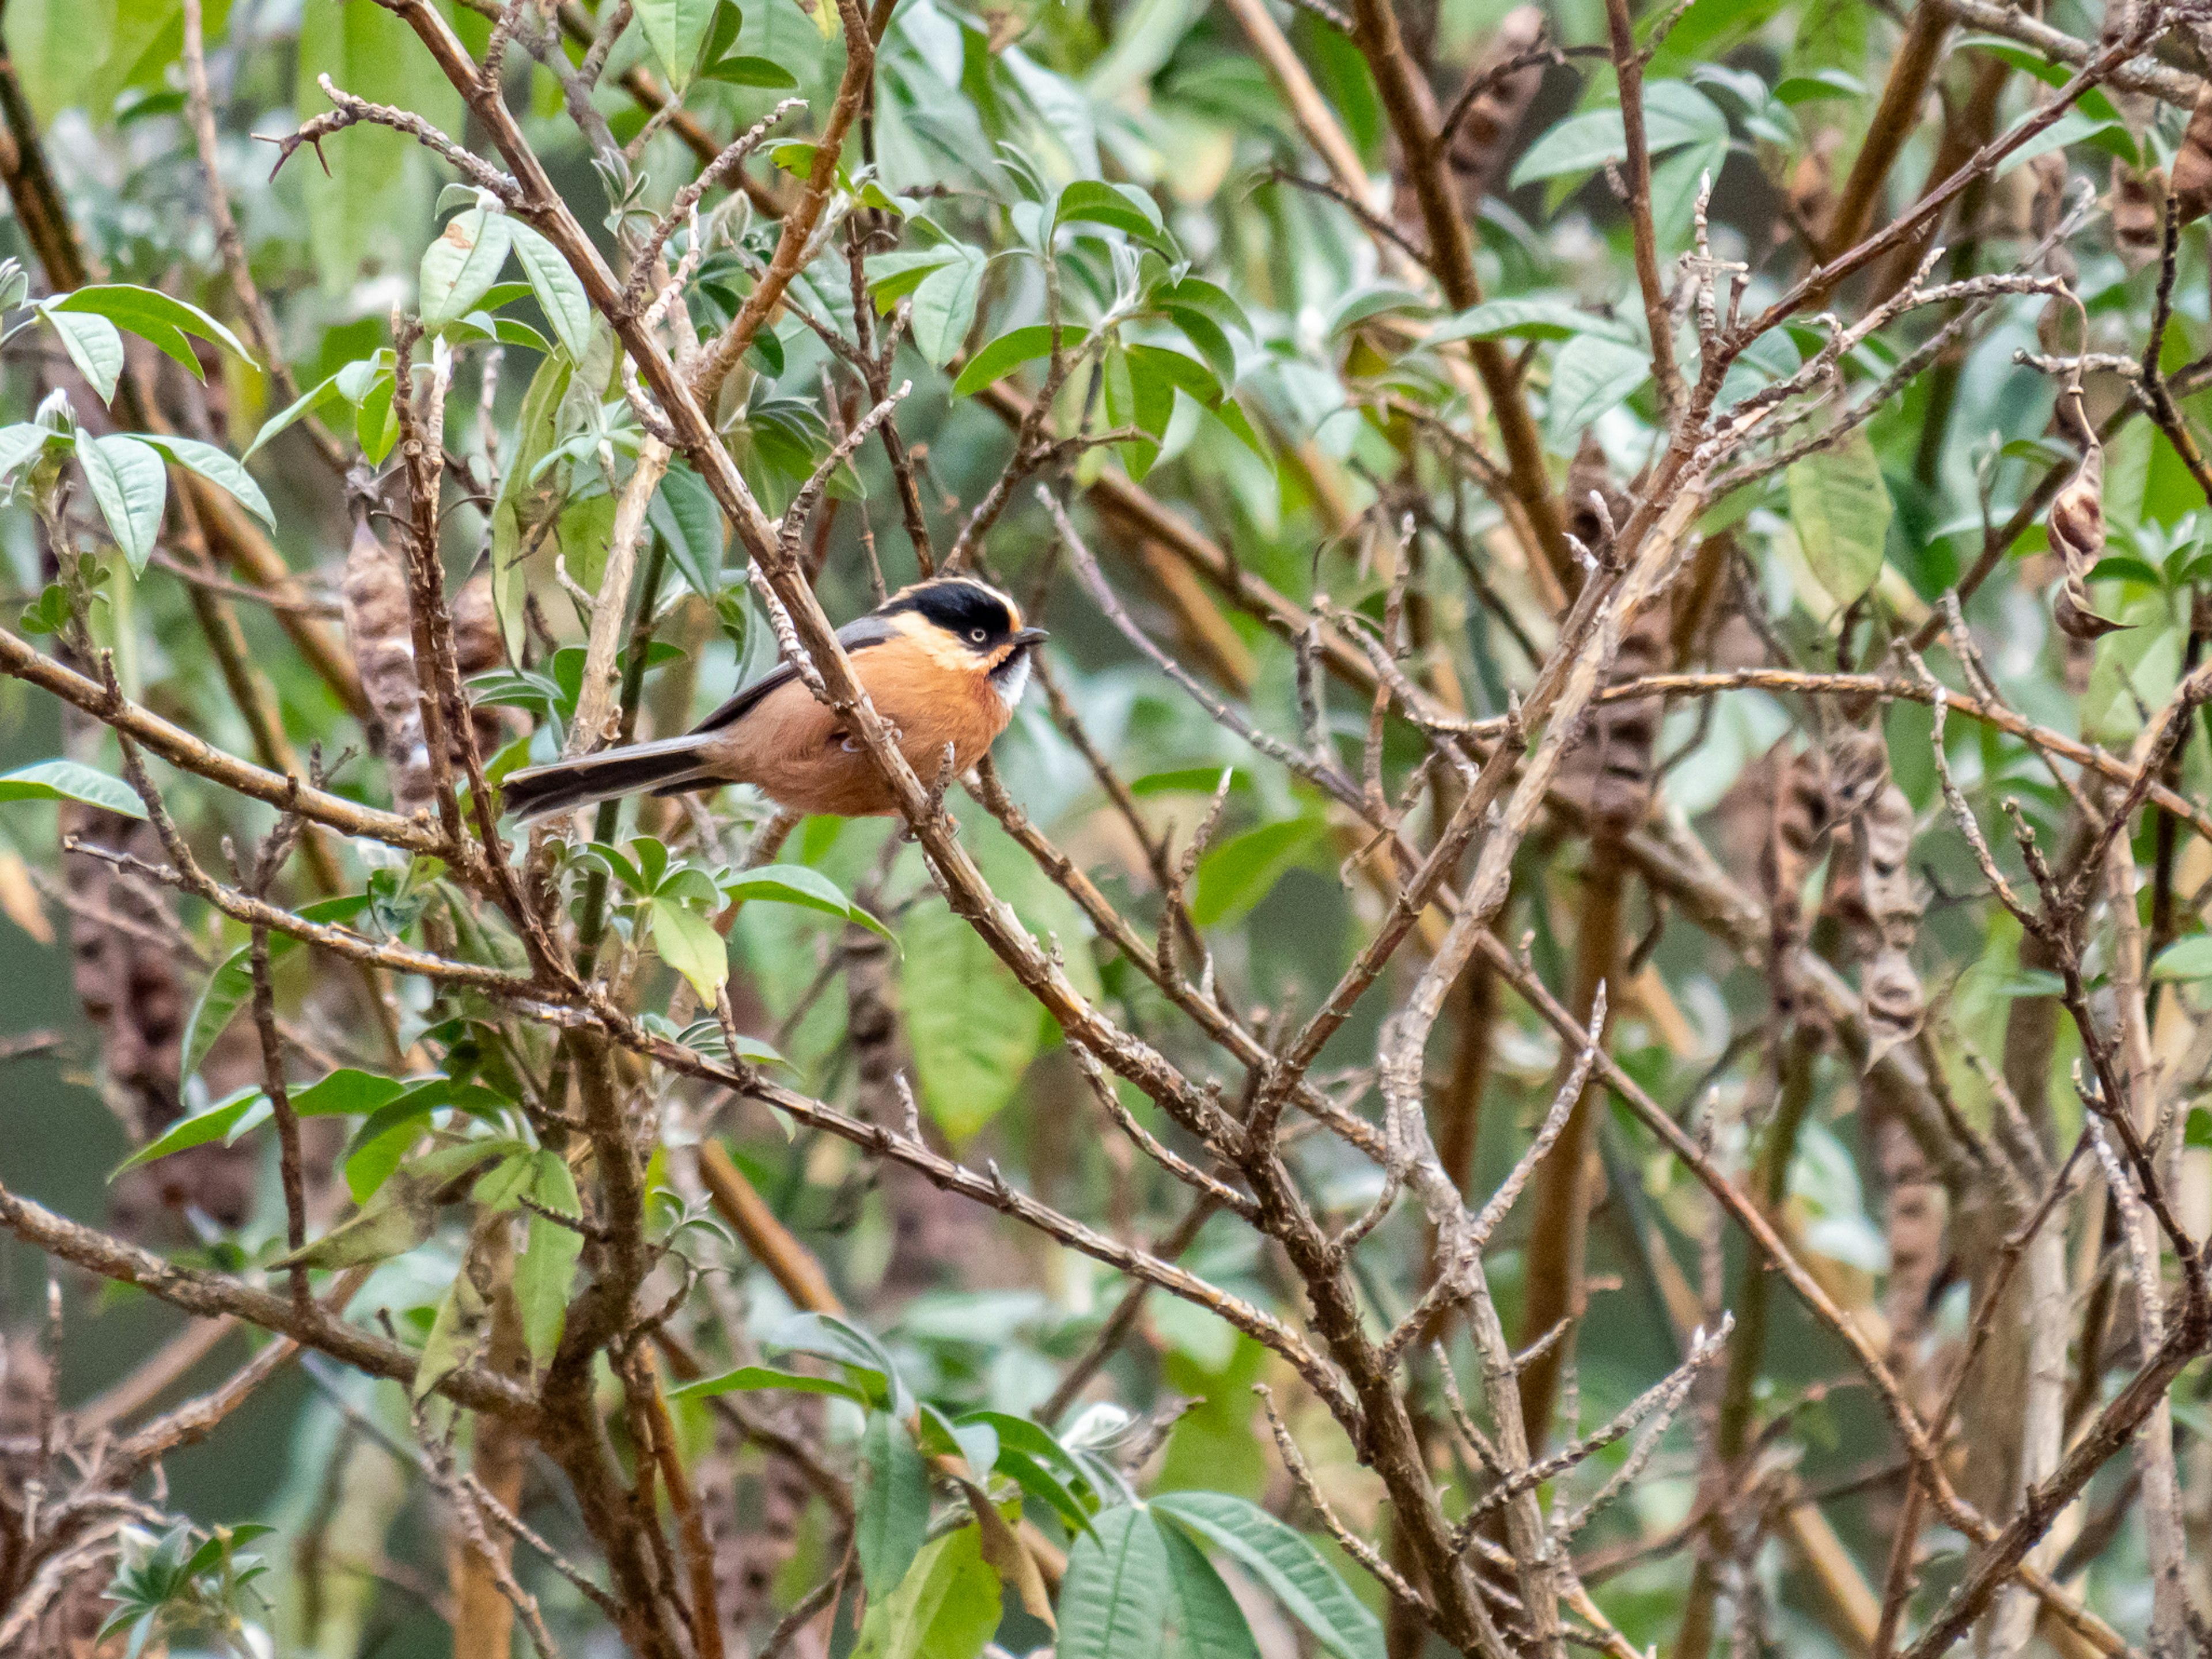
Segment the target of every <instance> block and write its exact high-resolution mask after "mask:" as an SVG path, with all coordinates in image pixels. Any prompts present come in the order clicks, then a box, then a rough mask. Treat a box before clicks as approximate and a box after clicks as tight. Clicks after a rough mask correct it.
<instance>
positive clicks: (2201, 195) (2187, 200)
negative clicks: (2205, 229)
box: [2173, 84, 2212, 224]
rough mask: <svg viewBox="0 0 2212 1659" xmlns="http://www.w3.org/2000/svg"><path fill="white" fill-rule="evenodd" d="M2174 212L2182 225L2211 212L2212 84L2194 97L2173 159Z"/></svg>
mask: <svg viewBox="0 0 2212 1659" xmlns="http://www.w3.org/2000/svg"><path fill="white" fill-rule="evenodd" d="M2173 210H2174V214H2175V216H2176V217H2177V218H2178V219H2179V221H2180V222H2181V223H2183V224H2187V223H2189V222H2190V221H2191V220H2192V219H2201V218H2203V216H2205V214H2207V213H2208V212H2212V84H2208V85H2207V86H2206V87H2205V88H2203V90H2202V91H2201V92H2199V93H2198V94H2197V105H2196V107H2195V108H2193V109H2191V111H2190V112H2189V130H2188V131H2186V132H2185V133H2183V134H2182V135H2181V149H2180V151H2179V154H2177V155H2175V156H2174V158H2173Z"/></svg>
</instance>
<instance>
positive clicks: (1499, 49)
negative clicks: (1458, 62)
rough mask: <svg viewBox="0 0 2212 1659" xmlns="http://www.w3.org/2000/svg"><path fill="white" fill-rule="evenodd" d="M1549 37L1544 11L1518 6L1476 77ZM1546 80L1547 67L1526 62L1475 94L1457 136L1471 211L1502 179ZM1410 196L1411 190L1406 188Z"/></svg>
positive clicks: (1455, 153) (1454, 158)
mask: <svg viewBox="0 0 2212 1659" xmlns="http://www.w3.org/2000/svg"><path fill="white" fill-rule="evenodd" d="M1543 38H1544V13H1543V10H1542V9H1541V8H1540V7H1536V6H1516V7H1515V8H1514V9H1512V10H1511V11H1509V12H1507V13H1506V14H1505V15H1504V17H1503V18H1501V19H1499V20H1498V33H1496V34H1494V35H1492V37H1491V40H1490V44H1489V46H1487V47H1486V48H1485V49H1484V51H1483V54H1482V57H1481V59H1480V61H1479V62H1478V63H1477V64H1475V66H1474V74H1475V75H1476V76H1485V75H1497V74H1498V70H1500V69H1501V68H1503V67H1504V65H1505V64H1509V63H1510V62H1512V61H1513V59H1515V58H1518V57H1520V56H1521V55H1522V53H1523V52H1528V51H1530V50H1532V49H1533V48H1534V46H1536V45H1537V43H1538V42H1540V41H1541V40H1543ZM1543 83H1544V66H1543V65H1542V64H1523V65H1522V67H1521V68H1519V69H1516V70H1512V71H1510V73H1507V74H1504V75H1499V76H1498V79H1496V80H1495V81H1493V82H1492V83H1491V84H1490V85H1488V86H1486V87H1485V88H1483V89H1482V91H1481V92H1480V93H1479V94H1476V96H1475V100H1474V103H1472V104H1470V105H1469V106H1468V112H1467V113H1466V114H1465V115H1464V116H1463V117H1462V118H1461V119H1460V124H1459V128H1458V130H1457V131H1455V132H1454V133H1453V135H1452V147H1451V165H1452V172H1453V173H1455V175H1456V176H1457V178H1458V180H1459V189H1460V199H1461V200H1462V201H1463V202H1465V203H1466V204H1467V205H1468V208H1469V209H1470V210H1472V209H1473V208H1474V204H1476V203H1477V202H1480V200H1481V199H1482V198H1483V197H1484V196H1485V195H1486V194H1487V193H1488V192H1489V190H1490V187H1491V185H1493V184H1495V183H1496V182H1497V180H1498V169H1499V168H1500V167H1503V166H1504V162H1505V160H1506V155H1507V150H1508V147H1509V146H1510V144H1511V143H1512V142H1513V135H1514V133H1515V132H1516V131H1518V130H1519V128H1520V125H1521V118H1522V116H1524V115H1526V114H1527V113H1528V106H1529V104H1530V102H1531V101H1533V100H1534V98H1535V96H1536V89H1537V88H1539V87H1541V85H1542V84H1543ZM1411 193H1412V192H1411V191H1408V192H1407V194H1408V195H1410V194H1411Z"/></svg>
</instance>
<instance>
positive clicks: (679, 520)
mask: <svg viewBox="0 0 2212 1659" xmlns="http://www.w3.org/2000/svg"><path fill="white" fill-rule="evenodd" d="M645 513H646V521H647V523H648V524H650V525H651V526H653V531H654V532H655V533H656V534H658V535H659V538H660V539H661V540H662V542H664V543H665V544H666V545H667V548H668V556H669V557H671V559H674V560H675V561H676V568H677V569H678V571H680V572H682V573H683V576H684V580H685V581H687V582H689V583H690V585H691V591H692V592H695V593H696V594H697V595H698V596H699V597H700V598H701V599H706V600H708V601H709V602H711V601H712V600H713V599H714V598H715V596H716V595H718V594H720V592H721V591H722V559H723V555H724V553H725V551H726V539H725V532H724V527H723V523H722V507H721V503H720V502H719V501H716V500H715V499H714V491H713V490H711V489H708V487H707V481H706V480H705V479H704V478H702V477H700V476H699V475H698V474H697V473H696V472H694V471H692V470H691V469H690V466H689V465H686V464H685V463H684V462H682V461H678V462H675V463H674V464H673V465H671V466H670V467H669V469H668V476H667V477H665V478H663V479H662V480H661V481H660V488H659V489H657V490H656V491H654V492H653V500H652V501H649V502H648V503H647V506H646V509H645Z"/></svg>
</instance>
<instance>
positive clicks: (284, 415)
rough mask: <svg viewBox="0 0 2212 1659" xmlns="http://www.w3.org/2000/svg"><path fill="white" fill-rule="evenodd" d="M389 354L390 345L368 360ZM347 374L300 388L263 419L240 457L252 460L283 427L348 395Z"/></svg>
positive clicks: (376, 359)
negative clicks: (345, 381)
mask: <svg viewBox="0 0 2212 1659" xmlns="http://www.w3.org/2000/svg"><path fill="white" fill-rule="evenodd" d="M389 355H390V353H389V349H388V348H387V349H385V350H380V351H379V352H378V353H377V354H376V355H375V356H374V358H372V359H370V360H369V361H371V362H383V360H384V359H385V358H386V357H387V356H389ZM387 367H388V365H387ZM344 376H345V370H343V369H340V370H339V371H338V372H337V374H332V375H331V377H330V378H329V379H328V380H325V381H323V383H322V384H321V385H319V386H314V387H313V388H311V389H310V390H308V391H306V392H301V394H300V395H299V397H297V398H295V399H294V400H293V401H292V402H291V403H289V404H286V405H285V406H284V407H283V409H281V410H278V411H277V412H276V414H274V415H272V416H270V417H269V418H268V419H267V420H266V421H264V422H262V426H261V430H260V431H258V432H257V433H255V434H254V435H253V441H252V443H250V444H248V445H246V453H245V454H244V455H242V456H240V458H239V459H241V460H247V461H250V460H252V459H253V457H254V455H255V453H257V452H258V451H259V450H260V448H261V447H262V446H263V445H264V444H265V443H267V442H268V441H270V439H271V438H274V437H275V436H276V435H277V434H278V433H280V432H282V431H283V430H284V429H285V428H287V427H289V426H293V425H295V424H296V423H297V422H300V421H302V420H304V419H306V418H307V416H309V415H311V414H313V412H314V411H315V410H319V409H320V408H321V407H322V406H323V405H324V404H329V403H336V402H337V401H339V400H341V399H342V398H344V397H345V387H344V385H343V380H344Z"/></svg>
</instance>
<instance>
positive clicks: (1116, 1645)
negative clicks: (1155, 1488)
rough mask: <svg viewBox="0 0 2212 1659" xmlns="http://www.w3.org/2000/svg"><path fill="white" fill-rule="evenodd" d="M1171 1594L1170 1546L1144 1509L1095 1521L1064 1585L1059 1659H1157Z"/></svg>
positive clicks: (1129, 1508)
mask: <svg viewBox="0 0 2212 1659" xmlns="http://www.w3.org/2000/svg"><path fill="white" fill-rule="evenodd" d="M1169 1611H1170V1584H1169V1577H1168V1553H1167V1546H1166V1545H1165V1543H1164V1542H1163V1541H1162V1540H1161V1538H1160V1529H1159V1528H1158V1527H1157V1526H1155V1525H1154V1524H1153V1523H1152V1515H1151V1513H1150V1512H1149V1511H1148V1510H1146V1509H1145V1508H1144V1506H1143V1505H1141V1504H1122V1505H1121V1506H1120V1507H1119V1508H1116V1509H1110V1510H1101V1511H1100V1512H1099V1513H1098V1514H1097V1516H1094V1517H1092V1520H1091V1530H1090V1531H1089V1532H1087V1533H1085V1534H1082V1535H1081V1536H1080V1537H1079V1538H1078V1539H1077V1540H1076V1541H1075V1545H1074V1547H1073V1548H1072V1549H1070V1550H1069V1551H1068V1553H1067V1574H1066V1577H1064V1578H1062V1579H1061V1580H1060V1608H1059V1615H1060V1651H1059V1659H1158V1654H1159V1651H1160V1648H1161V1645H1162V1641H1163V1638H1164V1635H1165V1633H1166V1629H1167V1621H1168V1614H1169Z"/></svg>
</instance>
